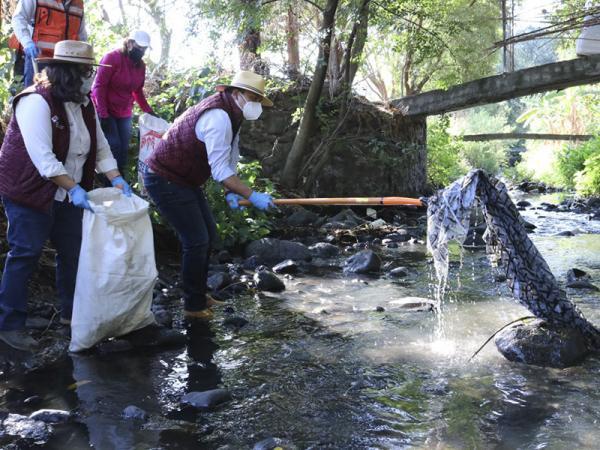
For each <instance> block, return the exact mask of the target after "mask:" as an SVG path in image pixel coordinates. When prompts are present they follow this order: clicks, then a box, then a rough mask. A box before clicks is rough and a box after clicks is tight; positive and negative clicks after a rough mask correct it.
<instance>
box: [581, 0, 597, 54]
mask: <svg viewBox="0 0 600 450" xmlns="http://www.w3.org/2000/svg"><path fill="white" fill-rule="evenodd" d="M590 7H591V5H590ZM598 18H600V15H598V16H586V18H585V20H586V21H587V20H592V19H598ZM575 53H577V56H591V55H598V54H600V24H599V25H592V26H591V27H586V28H583V29H582V30H581V34H580V35H579V37H578V38H577V40H576V41H575Z"/></svg>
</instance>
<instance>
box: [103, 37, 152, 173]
mask: <svg viewBox="0 0 600 450" xmlns="http://www.w3.org/2000/svg"><path fill="white" fill-rule="evenodd" d="M149 47H150V35H149V34H148V33H146V32H145V31H142V30H137V31H134V32H133V33H131V35H129V37H127V38H126V39H125V40H124V42H123V46H122V48H120V49H116V50H113V51H110V52H108V53H107V54H106V55H104V56H103V57H102V59H101V60H100V63H102V64H107V65H108V67H102V66H101V67H100V68H99V69H98V75H97V76H96V80H95V81H94V86H93V87H92V100H93V101H94V103H95V105H96V110H97V111H98V116H99V117H100V123H101V124H102V130H103V131H104V135H105V136H106V139H108V143H109V144H110V148H111V150H112V152H113V155H114V157H115V158H116V160H117V164H118V165H119V170H120V171H121V173H125V168H126V167H127V154H128V152H129V141H130V140H131V115H132V111H133V102H134V101H135V102H137V104H138V105H139V106H140V108H141V109H142V111H144V112H146V113H149V114H152V115H155V114H154V111H153V110H152V108H151V107H150V105H149V104H148V102H147V101H146V97H145V95H144V83H145V81H146V65H145V64H144V61H143V60H142V58H143V56H144V53H145V52H146V50H147V49H148V48H149Z"/></svg>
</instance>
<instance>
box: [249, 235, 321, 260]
mask: <svg viewBox="0 0 600 450" xmlns="http://www.w3.org/2000/svg"><path fill="white" fill-rule="evenodd" d="M253 255H254V256H256V259H257V260H258V261H260V262H261V263H262V264H277V263H279V262H281V261H283V260H286V259H293V260H295V261H310V259H311V254H310V250H308V247H307V246H306V245H304V244H301V243H300V242H293V241H285V240H279V239H273V238H262V239H259V240H258V241H253V242H250V244H248V245H247V246H246V257H247V258H249V257H250V256H253Z"/></svg>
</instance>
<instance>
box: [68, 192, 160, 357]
mask: <svg viewBox="0 0 600 450" xmlns="http://www.w3.org/2000/svg"><path fill="white" fill-rule="evenodd" d="M88 195H89V202H90V205H91V206H92V208H93V210H94V213H92V212H90V211H87V210H86V211H85V212H84V214H83V236H82V241H81V252H80V254H79V268H78V270H77V282H76V285H75V297H74V300H73V317H72V321H71V345H70V346H69V350H70V351H72V352H77V351H81V350H84V349H86V348H90V347H93V346H94V345H95V344H97V343H98V342H100V341H101V340H103V339H106V338H109V337H114V336H120V335H123V334H126V333H129V332H131V331H134V330H137V329H139V328H142V327H145V326H147V325H151V324H153V323H155V321H154V315H153V314H152V311H151V309H150V308H151V305H152V291H153V288H154V283H155V280H156V277H157V275H158V272H157V270H156V264H155V261H154V241H153V238H152V225H151V224H150V217H149V216H148V202H146V201H145V200H143V199H141V198H140V197H138V196H136V195H135V194H134V195H132V196H131V197H125V196H124V195H123V194H121V191H120V190H119V189H116V188H102V189H95V190H93V191H91V192H89V193H88Z"/></svg>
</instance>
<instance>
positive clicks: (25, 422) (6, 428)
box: [0, 414, 51, 444]
mask: <svg viewBox="0 0 600 450" xmlns="http://www.w3.org/2000/svg"><path fill="white" fill-rule="evenodd" d="M50 431H51V429H50V427H49V426H48V425H46V424H45V423H44V422H42V421H41V420H33V419H30V418H29V417H27V416H22V415H20V414H8V416H6V417H5V418H4V419H3V420H2V426H1V427H0V437H2V436H18V437H20V438H23V439H30V440H33V441H35V442H36V443H38V444H43V443H45V442H46V441H47V440H48V438H49V437H50Z"/></svg>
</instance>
